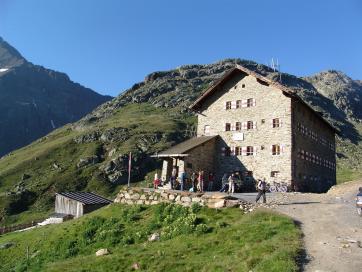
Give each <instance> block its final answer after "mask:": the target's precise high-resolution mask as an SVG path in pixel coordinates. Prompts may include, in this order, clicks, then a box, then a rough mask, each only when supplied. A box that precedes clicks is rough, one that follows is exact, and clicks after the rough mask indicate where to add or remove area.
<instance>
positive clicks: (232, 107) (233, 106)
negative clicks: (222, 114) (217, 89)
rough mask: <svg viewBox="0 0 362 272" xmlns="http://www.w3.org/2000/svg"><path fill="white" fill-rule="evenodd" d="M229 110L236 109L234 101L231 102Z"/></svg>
mask: <svg viewBox="0 0 362 272" xmlns="http://www.w3.org/2000/svg"><path fill="white" fill-rule="evenodd" d="M231 109H236V101H231Z"/></svg>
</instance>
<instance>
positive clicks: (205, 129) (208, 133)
mask: <svg viewBox="0 0 362 272" xmlns="http://www.w3.org/2000/svg"><path fill="white" fill-rule="evenodd" d="M204 135H210V126H209V125H206V126H205V127H204Z"/></svg>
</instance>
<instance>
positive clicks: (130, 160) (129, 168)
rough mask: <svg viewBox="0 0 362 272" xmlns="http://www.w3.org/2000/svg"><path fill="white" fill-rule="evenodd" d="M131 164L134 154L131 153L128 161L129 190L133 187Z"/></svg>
mask: <svg viewBox="0 0 362 272" xmlns="http://www.w3.org/2000/svg"><path fill="white" fill-rule="evenodd" d="M131 164H132V152H129V159H128V188H129V187H130V186H131Z"/></svg>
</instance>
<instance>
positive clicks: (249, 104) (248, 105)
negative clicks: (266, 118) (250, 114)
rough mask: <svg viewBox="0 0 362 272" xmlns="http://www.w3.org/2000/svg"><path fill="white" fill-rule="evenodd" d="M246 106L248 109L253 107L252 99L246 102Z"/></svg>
mask: <svg viewBox="0 0 362 272" xmlns="http://www.w3.org/2000/svg"><path fill="white" fill-rule="evenodd" d="M246 106H247V107H248V108H249V107H252V106H254V99H253V98H249V99H248V100H247V102H246Z"/></svg>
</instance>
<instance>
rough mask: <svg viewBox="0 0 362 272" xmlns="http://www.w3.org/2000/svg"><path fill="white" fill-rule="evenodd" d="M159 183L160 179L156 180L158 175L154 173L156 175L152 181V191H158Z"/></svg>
mask: <svg viewBox="0 0 362 272" xmlns="http://www.w3.org/2000/svg"><path fill="white" fill-rule="evenodd" d="M160 183H161V181H160V179H159V178H158V174H157V173H156V174H155V178H154V180H153V188H154V189H158V186H160Z"/></svg>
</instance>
